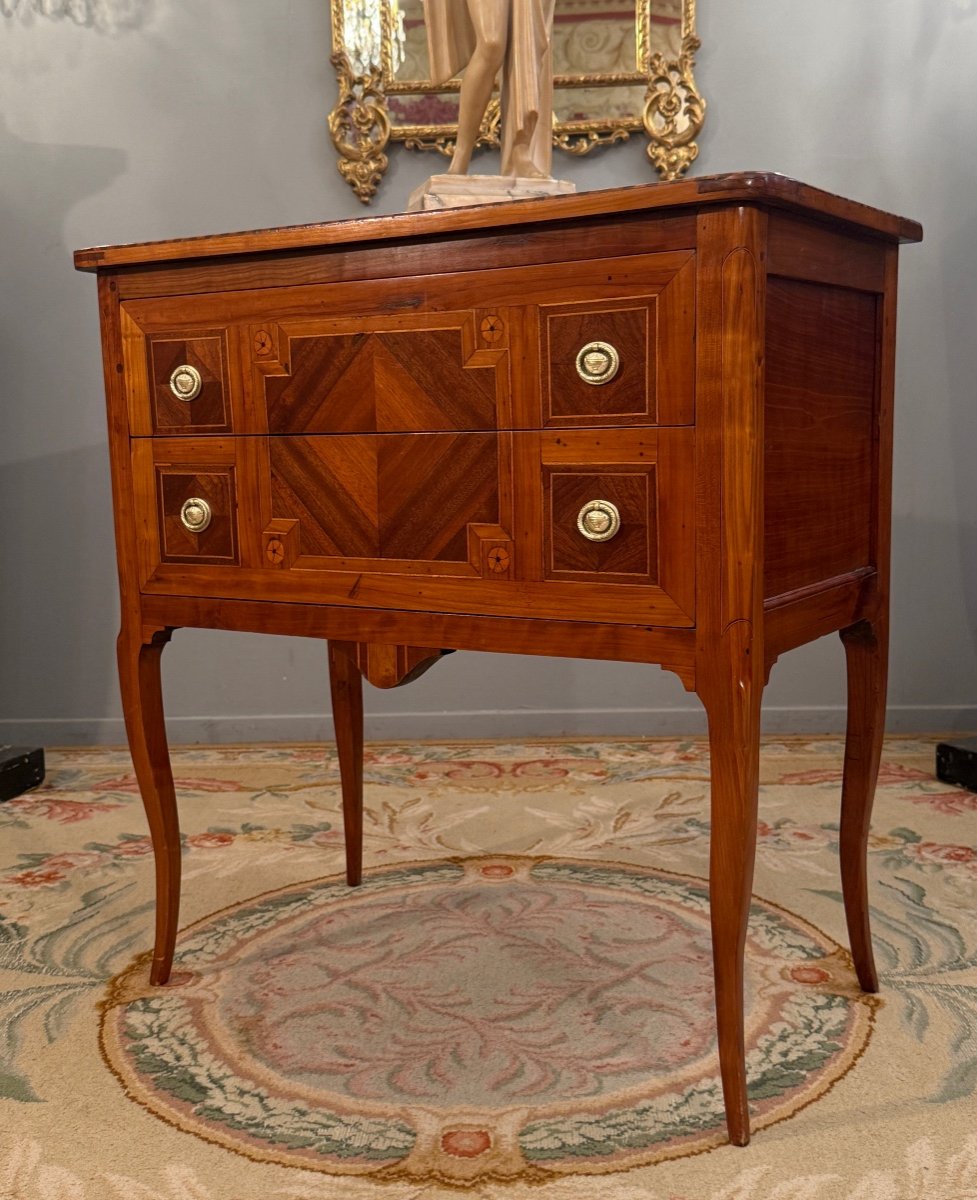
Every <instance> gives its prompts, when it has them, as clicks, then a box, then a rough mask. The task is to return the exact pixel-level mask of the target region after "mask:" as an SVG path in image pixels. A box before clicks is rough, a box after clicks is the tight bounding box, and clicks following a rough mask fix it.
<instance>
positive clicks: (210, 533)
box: [156, 465, 238, 563]
mask: <svg viewBox="0 0 977 1200" xmlns="http://www.w3.org/2000/svg"><path fill="white" fill-rule="evenodd" d="M156 497H157V506H158V508H157V516H158V523H159V542H160V558H161V559H162V561H163V562H171V563H179V562H184V563H188V562H196V563H236V562H237V561H238V550H237V512H236V499H235V487H234V468H233V467H222V466H214V467H211V468H208V467H206V466H201V467H198V466H196V465H188V466H187V467H181V466H180V465H170V466H158V467H157V468H156ZM194 526H199V528H194Z"/></svg>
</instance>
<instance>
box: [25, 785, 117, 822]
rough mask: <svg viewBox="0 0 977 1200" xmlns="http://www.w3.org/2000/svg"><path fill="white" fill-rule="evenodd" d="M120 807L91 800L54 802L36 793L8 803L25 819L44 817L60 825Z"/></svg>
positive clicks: (48, 797)
mask: <svg viewBox="0 0 977 1200" xmlns="http://www.w3.org/2000/svg"><path fill="white" fill-rule="evenodd" d="M121 807H122V805H121V804H106V803H97V802H95V801H91V800H89V801H85V800H56V799H55V798H54V797H53V796H44V795H38V794H37V793H36V792H35V793H33V794H32V795H29V796H21V797H19V798H18V799H16V800H12V801H11V802H10V808H11V810H12V811H14V812H19V813H23V814H24V816H25V817H46V818H47V819H48V820H49V821H57V822H58V823H59V824H61V825H72V824H74V823H75V822H76V821H87V820H88V818H89V817H93V816H95V814H96V813H105V812H112V810H113V809H116V808H121Z"/></svg>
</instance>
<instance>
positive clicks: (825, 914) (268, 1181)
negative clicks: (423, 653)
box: [0, 739, 977, 1200]
mask: <svg viewBox="0 0 977 1200" xmlns="http://www.w3.org/2000/svg"><path fill="white" fill-rule="evenodd" d="M841 749H842V747H841V744H840V743H839V742H838V741H837V740H833V739H823V740H804V739H797V740H789V741H786V742H768V743H767V744H766V746H765V750H764V755H763V759H762V767H761V772H762V786H761V801H760V810H761V819H760V825H759V839H758V860H757V877H756V883H755V903H754V907H753V911H752V913H751V921H750V938H749V943H748V949H747V961H748V983H747V1010H748V1017H747V1046H748V1062H749V1074H750V1094H751V1105H752V1110H753V1112H752V1119H753V1127H754V1130H755V1136H754V1140H753V1142H752V1143H751V1145H750V1146H749V1147H748V1148H746V1149H743V1150H741V1149H737V1148H733V1147H730V1146H728V1145H727V1144H726V1142H725V1137H724V1132H723V1123H722V1103H721V1094H720V1092H719V1087H718V1079H717V1070H716V1064H715V1039H714V1031H713V1017H712V991H711V971H710V946H709V933H708V906H707V893H706V890H705V886H704V878H705V875H706V872H707V867H708V778H709V776H708V755H707V747H706V745H705V743H703V742H701V741H689V742H676V741H668V742H665V741H645V742H619V741H618V742H597V743H568V742H553V743H545V744H542V743H540V744H533V743H530V744H526V745H501V744H496V745H487V744H486V745H479V744H474V745H472V744H469V745H447V746H426V745H422V746H412V747H406V746H376V747H373V748H371V749H370V751H369V753H368V764H367V797H368V800H367V807H368V811H367V843H366V849H367V853H366V858H367V867H368V869H367V879H366V882H365V883H364V885H363V887H361V888H359V889H348V888H347V887H346V885H345V883H344V882H343V881H342V876H341V865H342V835H341V819H340V817H339V803H338V788H337V783H338V777H337V771H336V764H335V761H334V759H333V758H332V757H331V755H330V752H329V751H328V749H327V750H323V749H321V748H318V747H308V746H301V747H265V748H249V749H239V748H232V747H228V748H186V749H178V750H176V751H174V767H175V771H176V774H177V776H178V789H179V793H180V803H181V817H182V826H183V829H184V880H185V891H184V902H183V911H182V917H181V923H182V932H181V935H180V939H179V943H178V959H177V964H176V970H175V973H174V985H173V986H171V987H167V988H163V989H155V988H150V987H149V986H148V984H147V970H146V961H145V955H146V951H147V949H148V947H149V945H150V941H151V928H152V880H151V876H152V866H151V862H152V860H151V848H150V845H149V841H148V838H147V837H146V834H145V826H144V823H143V818H142V812H141V806H140V803H139V799H138V794H137V790H136V788H135V784H134V781H133V779H132V775H131V765H130V763H129V760H128V756H127V755H126V754H125V753H124V752H121V751H111V750H91V751H64V752H61V753H57V754H51V755H50V771H49V777H48V780H47V782H46V784H45V786H44V788H43V789H40V790H38V791H35V792H33V793H29V794H28V795H25V796H23V797H20V798H18V799H16V800H14V801H11V802H9V803H7V804H4V805H2V806H0V826H3V836H4V841H3V847H4V849H3V853H2V856H0V1032H2V1039H0V1116H2V1117H3V1125H2V1127H0V1197H2V1198H3V1200H8V1198H9V1200H35V1198H41V1197H43V1198H44V1200H48V1198H49V1197H50V1198H52V1200H61V1198H62V1197H64V1198H65V1200H96V1198H97V1200H103V1198H107V1200H114V1198H115V1197H125V1198H126V1200H258V1198H259V1197H260V1198H261V1200H264V1198H265V1197H281V1198H283V1200H325V1198H326V1197H333V1196H336V1197H344V1198H345V1197H351V1198H352V1200H359V1198H360V1197H364V1198H365V1197H367V1196H369V1197H371V1198H373V1197H380V1196H395V1197H397V1200H400V1197H402V1196H403V1197H405V1198H408V1197H409V1198H410V1200H414V1198H415V1197H424V1200H433V1198H434V1197H437V1198H439V1200H440V1198H441V1197H447V1196H449V1195H451V1194H457V1189H458V1188H459V1187H462V1188H464V1189H466V1190H467V1191H468V1192H469V1193H470V1194H472V1195H477V1196H479V1197H487V1198H491V1200H495V1198H496V1197H498V1198H499V1200H501V1198H502V1197H509V1196H513V1197H514V1196H519V1197H523V1196H527V1197H528V1196H530V1195H532V1196H539V1197H542V1198H543V1200H571V1198H572V1200H585V1198H586V1200H590V1197H592V1196H593V1195H594V1194H595V1192H594V1190H593V1188H594V1187H598V1186H599V1188H600V1191H601V1193H602V1194H604V1193H606V1195H607V1197H608V1200H631V1198H632V1197H633V1198H635V1200H636V1198H637V1197H639V1196H640V1197H642V1198H645V1197H647V1198H649V1200H707V1198H708V1200H841V1197H846V1198H848V1197H854V1198H855V1200H923V1197H926V1200H930V1198H932V1200H973V1198H974V1197H977V1138H975V1137H974V1134H973V1127H974V1114H975V1112H977V1102H975V1091H977V917H975V912H977V904H975V901H977V848H975V846H974V840H975V838H974V829H975V815H977V796H974V795H972V794H971V793H967V792H963V791H960V790H957V789H952V788H949V787H946V786H944V785H942V784H939V783H937V782H936V781H935V780H934V778H933V774H932V760H933V743H932V742H931V741H925V740H921V741H912V740H909V739H902V740H892V741H890V742H889V743H887V747H886V754H885V761H884V764H883V771H882V778H881V781H880V788H879V795H878V799H877V804H876V816H875V821H874V824H873V834H872V842H871V849H870V865H871V877H872V902H873V928H874V933H875V945H876V954H877V958H878V960H879V966H880V973H881V975H882V992H881V996H880V997H879V998H878V999H875V998H869V997H865V996H863V995H862V994H861V993H860V992H859V991H858V989H857V986H856V984H855V980H854V976H853V972H852V969H851V964H850V959H849V956H848V954H847V951H846V950H845V949H844V948H843V947H844V945H845V933H844V919H843V909H842V905H841V896H840V889H839V885H838V863H837V802H838V788H839V783H840V763H841ZM595 1174H599V1175H600V1177H601V1178H600V1181H599V1184H598V1181H597V1180H596V1179H595V1178H594V1175H595ZM588 1181H589V1182H588Z"/></svg>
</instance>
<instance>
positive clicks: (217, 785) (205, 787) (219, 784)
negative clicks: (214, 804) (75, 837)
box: [91, 775, 254, 796]
mask: <svg viewBox="0 0 977 1200" xmlns="http://www.w3.org/2000/svg"><path fill="white" fill-rule="evenodd" d="M173 783H174V785H175V787H176V790H177V791H178V792H250V791H253V790H254V789H253V788H251V787H248V786H247V785H246V784H243V783H238V782H237V781H236V780H233V779H208V778H203V777H200V776H197V777H195V778H193V779H174V780H173ZM91 790H92V791H93V792H129V793H130V794H131V795H133V796H138V795H139V783H138V781H137V780H136V777H135V775H120V776H119V777H118V778H117V779H103V780H102V781H101V783H95V784H92V789H91Z"/></svg>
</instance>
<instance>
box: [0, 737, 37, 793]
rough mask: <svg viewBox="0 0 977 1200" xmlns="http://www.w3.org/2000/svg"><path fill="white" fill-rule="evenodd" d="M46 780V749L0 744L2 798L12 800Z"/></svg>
mask: <svg viewBox="0 0 977 1200" xmlns="http://www.w3.org/2000/svg"><path fill="white" fill-rule="evenodd" d="M43 782H44V751H43V750H32V749H30V747H28V746H0V800H12V799H13V798H14V796H19V795H20V794H21V792H26V791H28V790H29V789H30V788H32V787H37V785H38V784H39V783H43Z"/></svg>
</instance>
